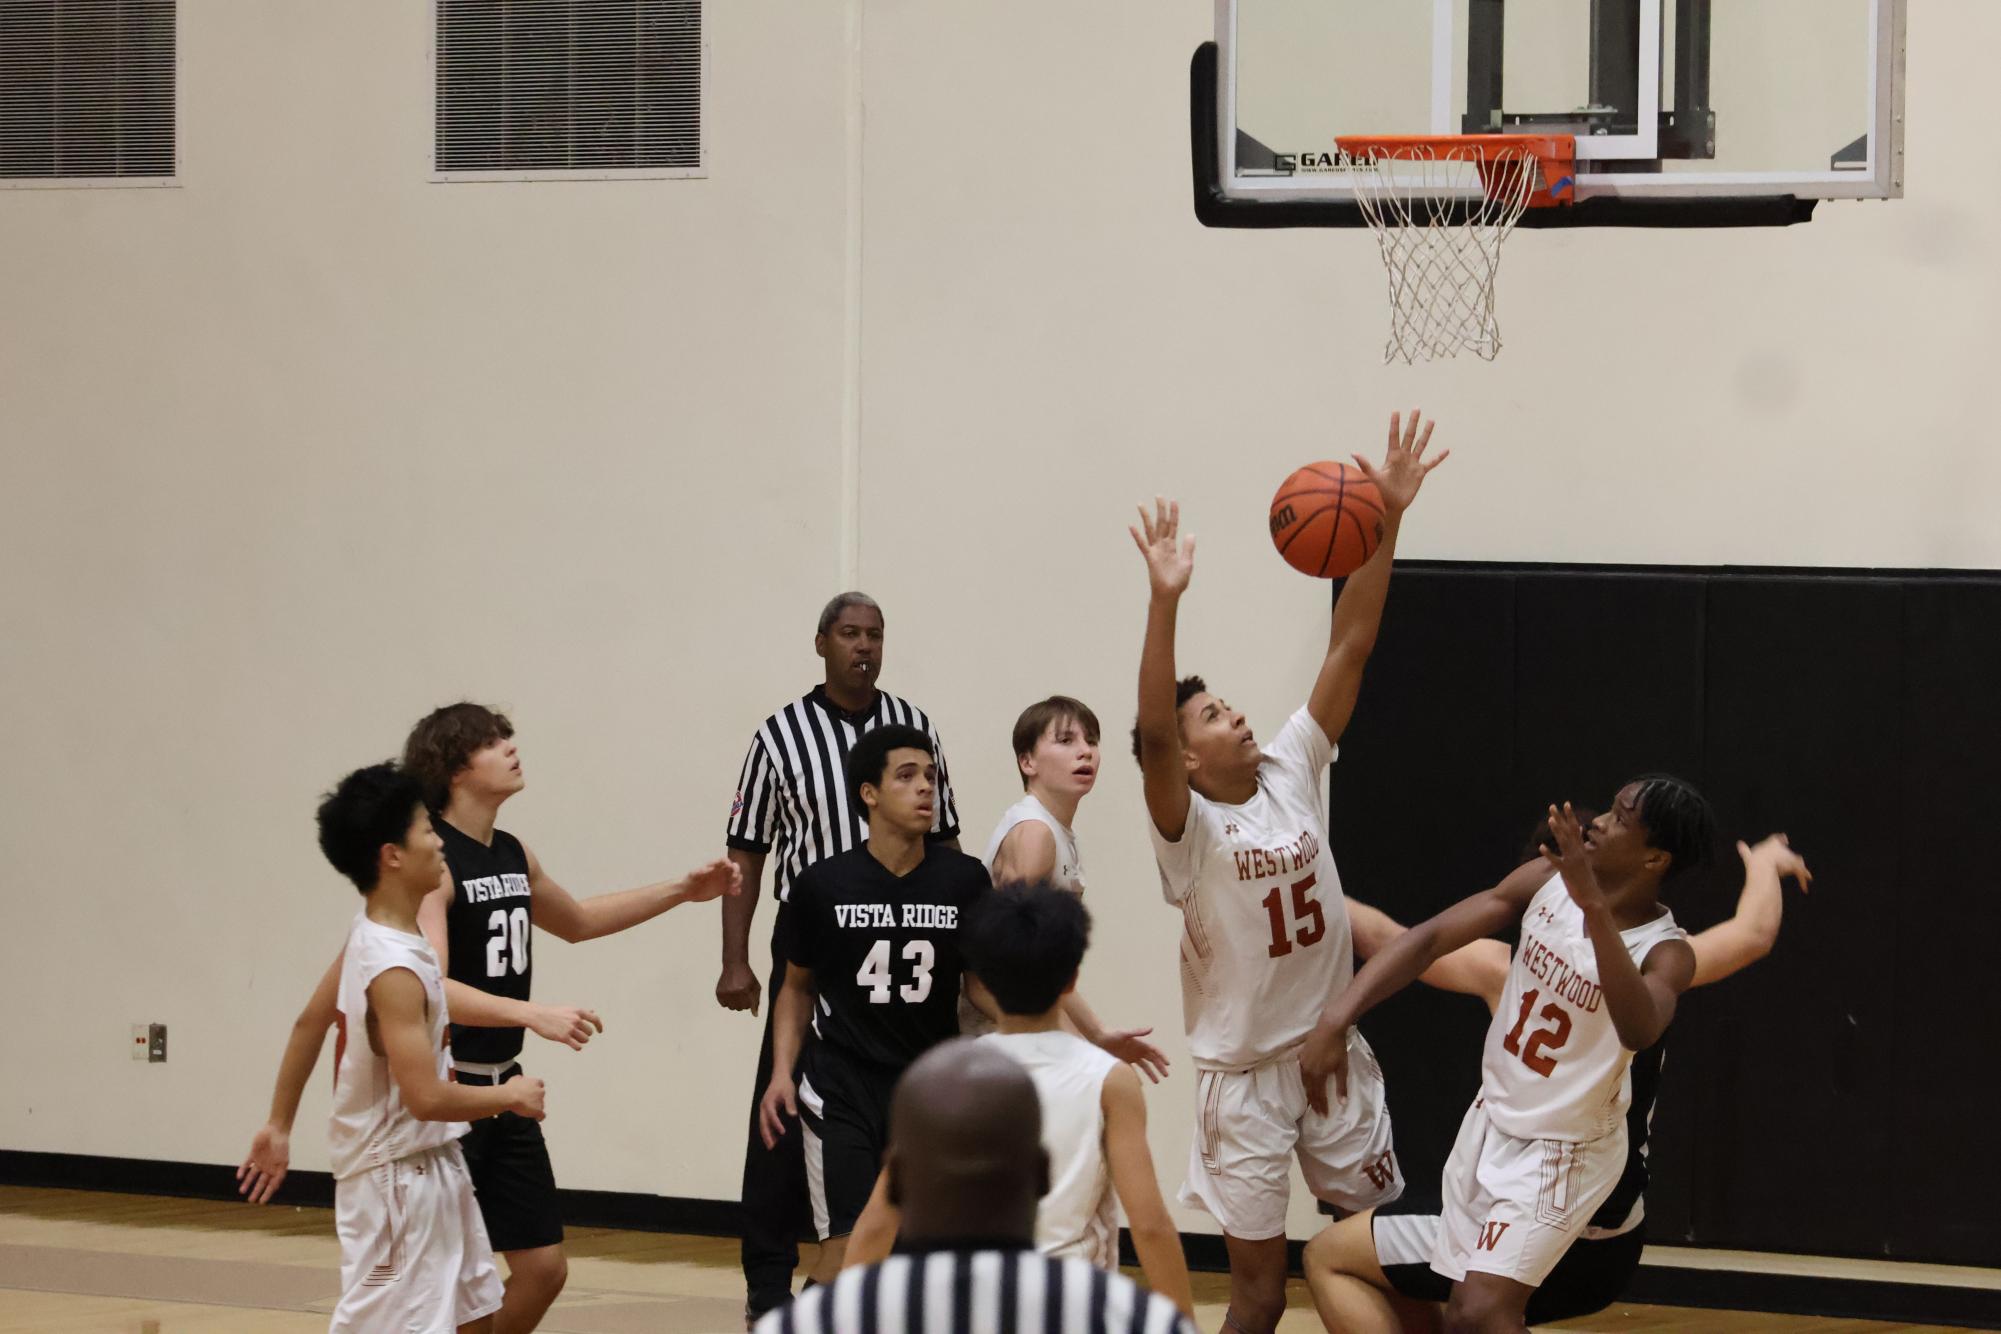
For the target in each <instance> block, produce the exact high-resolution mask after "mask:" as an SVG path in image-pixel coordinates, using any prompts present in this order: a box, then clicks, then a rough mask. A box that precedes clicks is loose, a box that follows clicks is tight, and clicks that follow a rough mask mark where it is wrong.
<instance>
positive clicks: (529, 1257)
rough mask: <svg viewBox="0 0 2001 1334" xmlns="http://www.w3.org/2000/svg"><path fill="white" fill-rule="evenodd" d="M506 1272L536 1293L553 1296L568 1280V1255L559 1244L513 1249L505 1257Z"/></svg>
mask: <svg viewBox="0 0 2001 1334" xmlns="http://www.w3.org/2000/svg"><path fill="white" fill-rule="evenodd" d="M507 1272H508V1275H509V1277H510V1278H512V1279H513V1280H514V1281H515V1282H517V1283H526V1284H528V1285H530V1286H531V1287H532V1288H533V1289H534V1290H535V1291H536V1292H537V1293H542V1294H547V1295H548V1296H549V1297H551V1298H553V1297H555V1296H556V1294H557V1293H559V1292H561V1291H562V1290H563V1285H564V1284H565V1283H568V1282H569V1281H570V1257H569V1256H568V1255H567V1254H565V1253H564V1251H563V1248H562V1247H561V1246H542V1247H538V1248H537V1249H535V1250H532V1251H515V1252H513V1253H511V1254H510V1255H509V1256H508V1258H507Z"/></svg>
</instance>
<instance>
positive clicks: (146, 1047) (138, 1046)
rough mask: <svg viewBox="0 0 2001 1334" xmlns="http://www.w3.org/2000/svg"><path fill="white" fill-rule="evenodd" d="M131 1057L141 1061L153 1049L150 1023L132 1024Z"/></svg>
mask: <svg viewBox="0 0 2001 1334" xmlns="http://www.w3.org/2000/svg"><path fill="white" fill-rule="evenodd" d="M131 1045H132V1059H133V1060H135V1061H143V1060H146V1059H147V1053H148V1052H150V1051H151V1050H152V1049H153V1027H152V1025H151V1024H134V1025H132V1044H131Z"/></svg>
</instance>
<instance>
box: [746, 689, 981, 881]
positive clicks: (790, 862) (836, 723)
mask: <svg viewBox="0 0 2001 1334" xmlns="http://www.w3.org/2000/svg"><path fill="white" fill-rule="evenodd" d="M883 723H902V724H904V725H906V726H909V727H915V728H916V729H917V730H919V731H920V732H922V733H924V734H925V735H926V736H928V737H930V738H931V751H932V753H933V754H934V755H936V756H937V757H938V801H937V807H938V810H937V814H936V815H934V816H933V817H932V821H933V822H932V826H931V836H932V837H933V838H937V839H946V838H957V837H958V835H959V811H958V807H957V806H956V805H955V804H954V802H953V800H952V783H951V779H950V778H949V777H948V776H947V775H946V772H945V750H944V747H943V746H941V745H940V744H939V743H938V729H937V728H935V727H933V726H932V725H931V720H930V719H929V718H927V717H926V716H925V715H924V710H922V709H920V708H918V707H917V706H916V705H914V704H911V703H908V702H907V701H904V700H900V699H898V698H897V697H896V696H894V695H891V694H887V693H885V692H883V691H877V692H876V696H875V705H874V707H873V708H870V709H866V710H864V711H863V712H861V713H848V712H847V711H845V710H844V709H842V708H841V707H840V705H838V704H836V703H834V701H832V700H831V699H828V698H827V688H826V687H825V686H815V687H813V692H812V693H811V694H809V695H807V696H805V697H804V698H803V699H797V700H794V701H793V702H792V703H790V704H788V705H786V706H785V707H784V708H782V709H780V710H779V711H778V712H777V713H774V714H772V715H771V716H770V717H769V718H766V719H765V720H764V723H763V725H762V726H761V727H759V728H758V729H757V735H756V736H753V737H752V738H751V739H750V753H749V754H747V755H745V756H744V760H743V772H742V774H741V775H740V776H739V777H738V778H737V783H736V800H735V801H733V802H732V803H730V823H729V833H728V842H729V846H731V847H733V848H739V849H741V850H743V851H745V852H770V851H772V850H773V849H774V848H776V849H777V852H778V866H777V869H776V870H775V871H773V873H772V877H771V889H772V894H773V896H774V897H776V898H777V900H778V901H779V902H780V903H784V902H785V901H786V900H788V899H790V898H791V897H792V882H793V881H795V880H797V879H798V878H799V873H800V872H801V871H803V870H805V869H806V868H807V867H808V866H811V865H812V864H813V863H814V862H817V861H819V860H820V859H822V858H823V857H831V856H833V855H834V854H835V853H837V852H846V851H847V850H848V849H849V848H852V847H856V846H858V845H859V844H860V843H861V842H862V841H863V840H864V839H866V838H867V837H868V812H867V811H865V810H862V809H861V808H859V807H855V806H854V805H853V803H852V802H850V801H849V800H848V752H849V751H850V750H852V749H854V745H855V741H856V740H857V739H858V738H859V737H860V736H861V735H862V733H864V732H867V731H869V730H871V729H873V728H875V727H878V726H880V725H882V724H883Z"/></svg>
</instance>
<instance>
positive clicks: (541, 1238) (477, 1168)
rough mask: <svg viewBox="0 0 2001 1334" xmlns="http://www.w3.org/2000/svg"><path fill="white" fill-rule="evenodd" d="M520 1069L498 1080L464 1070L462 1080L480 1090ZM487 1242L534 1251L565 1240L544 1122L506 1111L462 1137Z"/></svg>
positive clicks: (516, 1067)
mask: <svg viewBox="0 0 2001 1334" xmlns="http://www.w3.org/2000/svg"><path fill="white" fill-rule="evenodd" d="M519 1073H521V1067H520V1066H519V1065H512V1066H509V1067H508V1068H507V1069H506V1070H504V1071H503V1072H501V1076H500V1078H499V1079H497V1080H495V1079H489V1078H487V1077H486V1076H485V1075H475V1074H471V1073H469V1072H467V1071H464V1070H461V1071H459V1073H458V1081H459V1083H461V1084H467V1085H471V1086H473V1087H476V1088H485V1087H490V1086H491V1085H493V1084H496V1083H501V1084H504V1083H506V1082H507V1081H508V1080H510V1079H512V1078H514V1076H515V1075H517V1074H519ZM459 1148H460V1150H461V1151H462V1152H463V1153H464V1154H465V1160H466V1172H467V1173H468V1174H469V1175H470V1176H471V1177H472V1189H473V1194H474V1195H476V1196H477V1197H478V1198H479V1215H480V1217H481V1218H483V1219H484V1220H486V1236H487V1240H488V1241H489V1242H490V1243H492V1245H493V1249H494V1250H496V1251H532V1250H534V1249H536V1248H537V1247H540V1246H558V1245H561V1244H562V1241H563V1215H562V1211H561V1210H559V1209H558V1208H557V1207H556V1173H555V1170H554V1169H553V1168H551V1167H550V1166H549V1145H548V1143H547V1142H546V1141H545V1140H543V1138H542V1123H541V1122H540V1121H531V1120H529V1119H528V1118H527V1117H525V1116H521V1115H519V1114H517V1113H515V1112H502V1113H501V1114H500V1115H499V1116H489V1117H487V1118H486V1119H485V1120H483V1121H475V1122H473V1123H472V1129H471V1130H470V1131H468V1132H467V1133H466V1137H465V1138H464V1139H462V1140H460V1141H459Z"/></svg>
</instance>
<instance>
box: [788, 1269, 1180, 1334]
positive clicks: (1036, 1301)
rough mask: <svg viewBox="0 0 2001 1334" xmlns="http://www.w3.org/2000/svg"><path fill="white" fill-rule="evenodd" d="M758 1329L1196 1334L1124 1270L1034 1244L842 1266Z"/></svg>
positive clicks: (858, 1333) (815, 1333)
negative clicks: (1057, 1255) (835, 1274)
mask: <svg viewBox="0 0 2001 1334" xmlns="http://www.w3.org/2000/svg"><path fill="white" fill-rule="evenodd" d="M756 1334H1195V1326H1194V1325H1193V1324H1191V1323H1190V1322H1189V1321H1188V1320H1186V1319H1184V1318H1183V1317H1182V1314H1181V1312H1180V1311H1178V1310H1176V1309H1175V1306H1174V1303H1173V1302H1171V1301H1169V1300H1168V1299H1167V1298H1165V1297H1163V1296H1161V1295H1160V1294H1159V1293H1155V1292H1148V1291H1147V1290H1146V1289H1145V1288H1142V1287H1141V1286H1140V1285H1139V1284H1137V1283H1135V1282H1133V1281H1132V1280H1131V1279H1129V1278H1127V1277H1126V1276H1125V1275H1123V1274H1112V1273H1107V1272H1106V1271H1105V1270H1102V1269H1098V1268H1095V1267H1093V1266H1092V1265H1091V1264H1090V1263H1089V1262H1088V1261H1085V1260H1079V1259H1075V1258H1072V1259H1067V1260H1058V1259H1055V1258H1053V1257H1050V1256H1047V1255H1043V1254H1041V1253H1040V1252H1038V1251H1033V1250H1019V1251H1014V1250H980V1251H942V1250H941V1251H926V1252H919V1253H916V1254H899V1255H892V1256H891V1257H889V1259H887V1260H885V1261H883V1262H882V1263H881V1264H878V1265H863V1266H861V1267H859V1268H856V1269H849V1270H846V1271H844V1272H843V1273H842V1274H841V1276H840V1277H839V1278H837V1279H835V1280H834V1282H833V1283H832V1284H831V1285H829V1286H826V1287H816V1288H808V1289H807V1290H806V1291H805V1292H803V1293H801V1294H800V1295H799V1297H798V1299H797V1300H795V1301H793V1302H792V1303H791V1304H790V1305H788V1306H781V1307H779V1308H778V1309H777V1310H775V1311H770V1312H768V1313H766V1315H765V1316H764V1318H763V1319H762V1320H759V1321H758V1322H757V1328H756Z"/></svg>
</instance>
